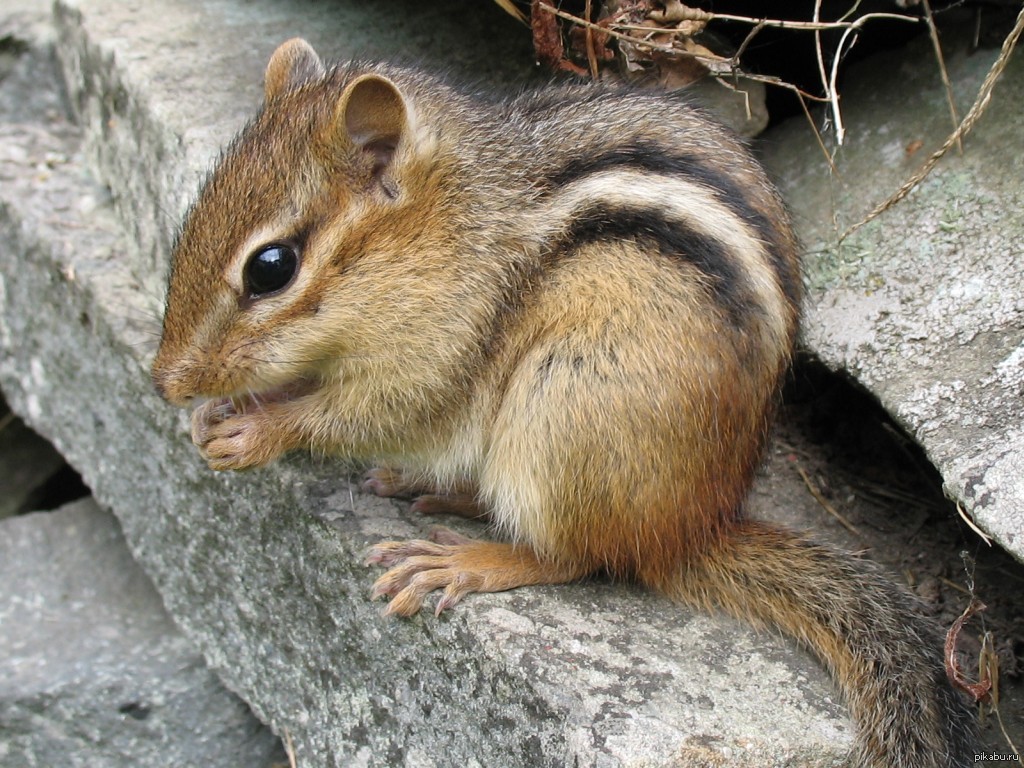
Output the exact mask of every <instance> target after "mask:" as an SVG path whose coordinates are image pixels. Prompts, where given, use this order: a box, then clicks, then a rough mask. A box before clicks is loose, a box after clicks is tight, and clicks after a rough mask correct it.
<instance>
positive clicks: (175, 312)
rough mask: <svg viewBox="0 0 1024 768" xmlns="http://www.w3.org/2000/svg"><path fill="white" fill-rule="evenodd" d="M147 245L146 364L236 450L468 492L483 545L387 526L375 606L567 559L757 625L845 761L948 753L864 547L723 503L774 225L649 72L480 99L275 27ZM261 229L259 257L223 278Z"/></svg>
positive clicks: (779, 224) (783, 309)
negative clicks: (835, 691)
mask: <svg viewBox="0 0 1024 768" xmlns="http://www.w3.org/2000/svg"><path fill="white" fill-rule="evenodd" d="M266 96H267V100H266V104H265V107H264V109H263V111H262V112H261V113H260V114H259V115H258V116H257V117H256V118H255V120H254V121H253V122H252V124H251V125H250V126H249V127H248V128H247V129H246V130H245V131H244V132H243V133H242V134H241V135H240V137H239V138H238V139H237V140H236V141H235V143H234V144H233V145H232V146H231V147H230V148H229V149H228V151H227V153H226V154H225V156H224V157H223V158H222V160H221V163H220V165H219V166H218V168H217V169H216V171H215V172H214V173H213V175H212V177H211V179H210V181H209V182H208V183H207V185H206V187H205V188H204V190H203V193H202V194H201V196H200V198H199V200H198V201H197V203H196V205H195V207H194V208H193V210H192V212H191V214H190V216H189V218H188V220H187V221H186V223H185V227H184V230H183V232H182V235H181V238H180V241H179V243H178V246H177V248H176V252H175V257H174V265H173V271H172V275H171V281H170V288H169V293H168V305H167V313H166V317H165V320H164V335H163V340H162V343H161V347H160V350H159V353H158V355H157V359H156V362H155V364H154V368H153V378H154V381H155V383H156V385H157V387H158V388H159V390H160V391H161V392H162V393H163V394H164V396H165V397H167V399H169V400H170V401H171V402H174V403H177V404H182V405H184V404H186V403H188V402H190V401H192V400H195V399H198V398H210V399H208V400H207V401H206V402H204V403H202V404H200V405H199V406H198V407H197V408H196V410H195V411H194V413H193V439H194V440H195V442H196V444H197V445H198V446H199V448H200V451H201V453H202V454H203V456H204V457H205V458H206V459H207V461H208V462H209V464H210V466H211V467H213V468H215V469H239V468H243V467H248V466H257V465H261V464H265V463H267V462H269V461H272V460H273V459H274V458H276V457H277V456H279V455H280V454H282V453H283V452H285V451H288V450H291V449H294V448H308V447H311V448H314V449H316V450H319V451H329V452H337V453H340V454H344V455H347V456H351V457H356V458H363V459H367V460H384V461H387V462H389V463H393V464H395V465H397V466H400V467H402V468H403V469H404V470H405V472H406V474H405V475H404V476H403V475H399V474H396V473H394V472H383V471H378V472H376V473H375V474H372V475H371V477H370V478H369V480H368V482H367V488H368V489H369V490H373V491H375V492H378V493H383V494H399V493H402V492H404V491H410V490H412V491H415V492H416V493H422V492H428V493H430V495H429V497H428V498H425V499H423V500H422V501H421V502H419V507H420V508H422V509H424V510H425V511H437V510H438V509H439V508H443V507H444V506H445V494H446V493H452V494H457V495H455V496H453V501H452V508H453V510H454V511H456V512H459V513H460V514H466V515H475V514H478V513H486V514H487V515H488V516H489V517H490V519H491V520H492V521H493V523H494V524H495V526H496V527H497V529H498V530H499V531H500V532H502V533H503V534H504V535H505V536H506V537H507V538H508V539H509V540H510V542H509V543H497V542H484V541H473V540H469V539H464V538H462V537H457V536H454V535H453V534H448V533H443V534H442V535H441V537H440V540H439V541H435V542H389V543H384V544H380V545H378V546H377V547H375V548H374V550H373V553H372V555H371V561H373V562H378V563H381V564H384V565H388V566H391V568H390V570H389V571H388V572H387V573H385V575H384V576H382V577H381V578H380V579H379V580H378V582H377V584H376V586H375V591H376V593H377V594H380V595H388V596H389V597H391V602H390V604H389V611H390V612H391V613H395V614H399V615H408V614H411V613H414V612H416V611H418V610H419V609H420V607H421V605H422V602H423V600H424V598H425V597H426V595H427V594H428V593H430V592H432V591H434V590H435V589H442V590H444V593H443V596H442V598H441V600H440V602H439V603H438V610H441V609H443V608H447V607H450V606H451V605H454V604H455V603H456V602H458V600H459V599H461V598H462V597H463V596H464V595H466V594H468V593H470V592H480V591H494V590H502V589H509V588H513V587H517V586H523V585H527V584H539V583H556V582H563V581H569V580H572V579H575V578H579V577H581V576H584V575H587V574H590V573H593V572H595V571H598V570H605V571H609V572H611V573H614V574H616V575H618V576H621V577H625V578H635V579H638V580H639V581H641V582H643V583H645V584H647V585H649V586H651V587H652V588H654V589H657V590H659V591H661V592H664V593H665V594H667V595H669V596H671V597H673V598H675V599H677V600H680V601H682V602H685V603H688V604H691V605H697V606H701V607H705V608H715V607H718V608H722V609H725V610H727V611H729V612H730V613H733V614H735V615H738V616H741V617H744V618H746V619H748V620H751V621H753V622H754V623H756V624H774V625H777V626H779V627H781V628H782V629H784V630H786V631H787V632H789V633H790V634H792V635H793V636H794V637H796V638H797V639H799V640H800V641H802V642H804V643H806V644H807V645H808V646H810V647H811V648H813V649H814V650H815V651H816V652H817V653H818V654H819V655H820V656H821V657H822V659H823V660H824V662H825V663H826V664H827V665H828V666H829V668H830V669H831V670H832V672H833V673H834V675H835V677H836V679H837V681H838V682H839V684H840V685H841V686H842V688H843V690H844V692H845V694H846V696H847V697H848V699H849V701H850V706H851V711H852V713H853V716H854V718H855V720H856V721H857V724H858V728H859V734H860V737H859V742H858V745H859V746H858V754H857V756H856V758H855V761H856V765H858V766H864V767H866V766H879V767H880V766H896V767H902V768H911V767H913V768H938V767H939V766H946V767H948V766H953V765H966V764H967V760H968V755H969V752H970V750H971V749H972V746H971V745H972V743H973V742H972V739H973V737H972V735H971V723H970V716H969V713H968V711H967V709H966V707H965V706H964V705H963V703H962V702H960V701H958V700H957V698H956V695H955V694H954V693H953V692H952V691H951V690H950V689H949V688H948V686H946V684H945V682H944V681H943V680H942V679H941V678H942V663H941V655H940V654H941V644H940V642H939V639H938V636H937V632H936V631H935V629H934V627H932V626H931V625H930V624H929V623H928V622H927V621H926V620H924V619H923V618H921V617H920V616H919V615H918V614H917V613H915V610H916V608H915V606H914V605H913V602H912V600H911V598H910V597H909V596H908V595H906V594H905V593H903V592H902V591H900V590H898V589H897V588H895V587H894V586H893V585H892V584H890V583H889V582H888V581H887V580H886V579H884V578H882V577H881V576H879V575H878V574H877V572H876V570H875V569H874V568H873V567H872V566H870V565H869V564H866V563H862V562H861V561H858V560H854V559H852V558H849V557H848V556H846V555H843V554H841V553H837V552H833V551H831V550H827V549H824V548H822V547H818V546H815V545H812V544H809V543H807V542H805V541H804V540H803V539H801V538H800V537H797V536H794V535H792V534H789V533H786V532H783V531H780V530H775V529H772V528H770V527H767V526H765V525H764V524H760V523H753V522H749V521H745V520H744V519H743V517H742V515H741V513H740V510H741V508H742V504H743V501H744V498H745V496H746V494H747V492H748V490H749V488H750V485H751V483H752V480H753V476H754V473H755V471H756V469H757V467H758V466H759V463H760V462H761V459H762V454H763V451H764V447H765V442H766V439H767V433H768V429H769V425H770V421H771V418H772V415H773V410H774V407H775V403H776V400H777V398H778V390H779V383H780V380H781V378H782V376H783V374H784V372H785V370H786V368H787V366H788V364H789V358H790V354H791V350H792V346H793V342H794V338H795V335H796V330H797V318H798V315H799V303H800V278H799V267H798V263H797V248H796V244H795V241H794V238H793V235H792V232H791V230H790V227H789V224H788V221H787V217H786V215H785V211H784V209H783V207H782V205H781V203H780V201H779V199H778V196H777V194H776V193H775V191H774V189H773V188H772V187H771V185H770V184H769V183H768V181H767V180H766V178H765V176H764V174H763V172H762V171H761V169H760V168H759V166H758V165H757V164H756V163H755V162H754V161H753V160H752V159H751V158H750V156H749V155H748V154H747V153H746V151H745V150H744V149H743V148H742V147H741V146H740V145H739V144H738V143H737V142H736V141H735V140H734V139H733V138H731V137H730V136H729V135H728V134H727V133H726V132H725V131H723V130H722V129H721V128H719V127H717V126H716V125H714V124H713V123H711V122H709V121H708V120H706V119H705V118H704V117H703V116H701V114H700V113H699V112H698V111H696V110H693V109H691V108H689V107H687V106H685V105H684V104H682V103H681V102H680V101H679V100H678V99H676V98H674V97H669V96H654V95H643V94H630V93H622V94H612V93H609V92H607V91H602V90H600V89H582V88H571V87H565V88H553V89H550V90H548V91H545V92H541V93H540V94H536V95H525V96H523V97H520V98H519V99H516V100H513V101H511V102H508V103H507V104H492V103H489V102H485V101H482V100H477V99H474V98H473V97H471V96H467V95H465V94H463V93H460V92H457V91H455V90H453V89H451V88H449V87H448V86H446V85H444V84H442V83H441V82H439V81H436V80H433V79H431V78H429V77H427V76H425V75H422V74H420V73H415V72H410V71H406V70H400V69H392V68H388V67H380V66H357V65H353V66H351V67H349V68H336V69H332V70H328V69H326V68H324V67H323V65H322V64H321V63H320V61H319V59H318V58H317V57H316V55H315V53H313V51H312V49H309V47H308V46H307V45H306V44H305V43H302V42H301V41H291V42H289V43H286V44H285V45H284V46H282V47H281V48H280V49H279V50H278V52H277V53H276V54H275V56H274V58H273V59H272V61H271V63H270V65H269V66H268V70H267V76H266ZM273 243H286V244H289V247H294V248H295V250H296V252H297V253H299V254H300V259H301V266H300V268H299V270H298V271H297V273H296V274H295V276H294V278H293V279H292V281H291V282H290V283H289V284H288V286H287V287H285V288H283V289H281V290H280V291H276V292H272V293H268V294H266V295H252V292H251V291H249V290H248V289H247V287H246V286H247V282H246V278H245V272H246V269H247V267H246V264H247V262H248V259H249V258H250V254H253V253H256V252H258V250H259V249H260V248H261V247H264V246H266V245H267V244H273Z"/></svg>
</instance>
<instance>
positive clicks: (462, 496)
mask: <svg viewBox="0 0 1024 768" xmlns="http://www.w3.org/2000/svg"><path fill="white" fill-rule="evenodd" d="M359 487H360V489H361V490H363V491H364V492H366V493H372V494H375V495H376V496H382V497H385V498H395V499H412V506H411V507H410V509H411V510H412V511H413V512H417V513H419V514H423V515H457V516H459V517H465V518H468V519H472V520H478V519H482V518H486V517H487V511H486V510H485V509H484V508H483V507H482V506H481V505H480V503H479V501H477V498H476V494H475V493H473V492H471V491H461V490H456V491H454V492H450V493H444V492H441V491H440V490H439V489H438V488H437V487H436V486H433V485H431V484H430V483H427V482H423V481H416V480H411V479H409V477H408V476H407V475H406V474H405V473H404V472H402V471H401V470H398V469H392V468H389V467H374V468H373V469H371V470H369V471H368V472H367V473H366V475H365V477H364V478H363V482H362V484H361V485H360V486H359Z"/></svg>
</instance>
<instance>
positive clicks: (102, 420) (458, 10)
mask: <svg viewBox="0 0 1024 768" xmlns="http://www.w3.org/2000/svg"><path fill="white" fill-rule="evenodd" d="M365 7H367V8H368V9H373V8H376V6H365ZM389 7H390V8H391V10H390V12H389V15H388V16H387V17H386V18H378V17H370V18H369V20H361V19H359V18H356V17H355V16H348V15H346V14H345V13H343V12H341V11H336V13H337V16H336V17H335V16H331V15H327V14H326V12H325V11H323V10H318V8H319V6H316V7H314V6H291V5H281V4H272V3H259V2H257V3H248V4H245V5H244V6H243V5H240V4H236V3H231V2H226V1H221V2H217V1H216V0H215V1H213V2H209V3H204V4H203V5H202V6H201V8H200V7H198V6H195V5H194V4H191V3H184V2H170V3H165V4H162V5H161V13H160V14H159V15H158V16H154V15H153V14H152V13H150V12H148V11H145V10H144V9H141V8H139V7H136V6H134V5H125V4H122V3H115V2H92V1H91V0H89V1H86V2H80V3H76V4H74V5H71V4H68V3H61V4H59V5H58V12H57V18H58V30H59V37H58V50H59V51H60V54H61V56H62V60H63V68H64V72H65V76H66V78H67V83H68V87H69V90H70V94H71V99H70V100H71V102H72V104H73V105H74V106H75V109H76V111H77V113H78V114H79V115H80V116H81V117H82V119H83V121H84V125H85V147H86V149H85V150H84V153H83V151H82V150H81V148H80V142H79V135H78V133H77V131H76V130H75V129H73V128H72V127H70V126H68V125H66V124H64V123H62V122H61V120H60V119H59V99H58V98H57V96H55V95H54V94H53V93H49V94H48V93H47V91H46V87H45V86H46V84H45V83H44V82H43V81H42V80H41V78H40V72H41V71H43V69H44V68H42V67H41V65H40V63H39V61H38V60H35V61H31V62H29V61H28V60H27V59H26V60H25V61H22V62H21V66H20V74H18V73H16V74H15V75H11V76H10V77H9V78H7V80H5V81H4V83H3V84H2V85H0V99H2V100H3V103H2V104H0V108H2V113H3V114H4V116H5V117H4V120H5V122H4V123H3V124H2V126H0V131H2V133H0V139H2V141H3V143H2V145H0V146H2V147H3V154H2V156H0V177H2V179H3V186H2V191H0V195H2V204H0V233H2V235H3V237H4V239H5V242H6V244H7V248H6V250H5V253H6V254H17V259H18V263H17V268H16V269H14V268H9V265H8V264H6V263H5V267H4V271H3V282H2V283H0V346H2V348H3V349H4V351H5V354H4V356H3V357H2V358H0V382H2V384H3V386H4V388H5V391H7V393H8V396H9V398H10V401H11V404H12V407H14V408H16V409H17V410H18V411H19V413H22V414H24V415H25V416H26V418H27V420H28V421H29V422H30V423H31V424H32V425H33V427H34V428H36V429H38V430H39V431H40V432H42V433H43V434H45V435H47V436H48V437H50V438H51V439H52V440H53V441H54V442H55V443H56V444H57V446H58V448H59V449H60V451H61V453H62V454H64V455H65V456H66V457H67V458H68V459H69V461H71V462H72V463H73V464H74V465H75V466H76V467H77V468H79V470H80V471H81V472H82V474H83V477H84V478H85V480H86V482H87V483H88V484H89V485H90V487H91V488H92V489H93V490H94V491H95V493H96V496H97V498H98V499H100V500H101V501H102V502H103V503H104V504H107V505H109V506H110V507H111V508H112V509H114V511H115V512H116V513H117V515H118V517H119V519H120V521H121V524H122V527H123V530H124V534H125V537H126V539H127V540H128V543H129V545H130V547H131V549H132V551H133V553H134V555H135V557H136V558H137V559H138V561H139V562H140V563H141V564H142V565H143V567H144V568H145V569H146V571H147V573H148V574H149V575H150V576H151V577H152V578H153V580H154V582H155V584H156V586H157V588H158V590H159V592H160V594H161V596H162V597H163V598H164V601H165V603H166V605H167V607H168V609H169V611H170V613H171V614H172V615H173V616H174V617H175V619H176V620H177V621H178V623H179V624H180V625H181V626H182V628H183V629H184V630H185V632H186V634H187V635H188V636H189V637H190V638H192V639H193V640H194V641H195V642H196V643H197V644H198V645H199V646H200V648H201V650H202V652H203V653H204V655H205V656H206V658H207V660H208V661H209V662H210V663H211V664H212V666H213V667H214V668H215V669H216V670H217V672H218V673H219V675H220V676H221V678H222V679H223V680H224V681H225V682H226V683H227V684H228V685H229V687H230V688H231V689H232V690H235V691H237V692H239V693H240V694H241V695H242V696H243V698H244V699H245V700H246V701H247V702H249V703H250V705H251V706H252V707H253V709H254V710H255V712H256V714H257V715H258V716H259V717H260V718H261V719H262V720H264V721H265V722H268V723H269V724H270V725H271V726H272V727H273V728H274V729H275V730H276V731H277V732H278V733H285V732H287V733H288V734H289V735H290V736H291V738H292V739H293V741H294V744H295V750H296V754H297V757H298V760H299V764H300V765H302V766H304V768H305V767H306V766H330V765H337V764H344V765H372V766H393V765H402V764H406V765H418V766H431V765H436V766H450V765H460V766H492V765H502V766H517V765H521V766H531V768H533V767H535V766H561V765H566V764H575V765H579V766H613V765H692V764H697V765H721V764H725V763H739V764H743V765H750V766H768V765H772V766H786V765H790V766H827V765H834V764H836V763H839V762H841V761H842V759H843V756H844V755H845V754H846V752H847V751H848V749H849V745H850V743H851V734H850V728H849V724H848V722H847V720H846V718H845V715H844V714H843V711H842V708H841V707H840V706H838V705H837V704H836V703H834V702H833V698H834V694H833V692H832V689H831V686H830V685H829V683H828V682H827V679H826V678H825V676H824V673H823V672H822V671H821V669H820V668H819V667H818V666H817V665H816V664H815V663H814V662H813V661H812V660H811V659H810V658H809V657H807V656H806V655H805V654H803V653H802V652H800V651H798V650H797V649H795V648H794V647H793V646H792V644H790V643H787V642H786V641H784V640H783V639H781V638H780V637H778V636H777V635H774V634H766V635H761V636H759V635H757V634H756V633H754V632H753V631H752V630H751V629H749V628H748V627H745V626H743V625H740V624H738V623H736V622H732V621H729V620H726V619H723V618H720V617H705V616H700V615H694V614H691V613H688V612H685V611H683V610H681V609H678V608H676V607H673V606H671V605H669V604H667V603H665V602H664V601H662V600H659V599H657V598H655V597H653V596H651V595H647V594H641V593H638V592H636V591H632V590H630V589H628V588H626V587H623V586H615V585H607V584H600V583H593V584H588V585H580V586H573V587H571V588H552V589H532V590H519V591H516V592H512V593H509V594H502V595H488V596H479V597H474V599H472V600H468V601H467V602H466V603H465V604H464V605H461V606H460V607H459V610H457V611H454V612H451V613H449V614H446V615H445V616H443V617H441V618H440V619H435V618H433V617H431V616H429V615H426V616H421V617H417V618H415V619H413V620H411V621H385V620H382V618H381V617H380V615H379V606H378V605H375V604H373V603H371V602H370V601H369V600H368V597H367V592H368V589H369V585H370V584H371V583H372V580H373V576H374V574H373V573H372V571H370V570H368V569H366V568H364V567H363V566H362V565H361V564H360V561H361V556H362V553H363V551H364V550H365V548H366V546H367V545H368V544H370V543H372V542H374V541H377V540H379V539H381V538H384V537H393V536H398V537H408V536H416V535H420V534H422V533H423V532H424V531H425V530H426V529H427V527H428V526H427V524H426V523H425V522H424V521H423V520H421V519H418V518H415V517H412V516H410V515H409V513H408V509H407V505H403V504H400V503H397V502H391V501H386V500H381V499H374V498H366V497H363V496H361V495H359V494H358V493H354V492H353V491H352V485H351V484H350V482H349V476H348V473H347V471H345V470H344V469H342V468H339V467H337V466H334V465H327V464H317V463H315V462H313V461H311V460H310V459H308V458H305V457H301V456H300V457H295V458H293V459H290V460H289V461H287V462H284V463H282V464H280V465H279V466H276V467H273V468H270V469H268V470H266V471H262V472H259V473H247V474H235V475H217V474H214V473H211V472H210V471H208V470H207V469H206V468H205V466H204V465H203V464H202V462H201V461H199V459H198V457H197V456H196V455H195V452H194V450H193V448H192V446H191V445H190V444H189V441H188V438H187V426H186V419H185V416H184V415H183V414H181V413H178V412H175V411H173V410H171V409H169V408H168V407H167V406H165V405H164V404H163V403H161V402H160V401H159V400H158V399H157V398H156V396H155V395H154V394H153V393H152V391H151V388H150V385H149V382H148V377H147V373H146V366H147V354H146V349H147V346H146V343H147V341H151V338H152V337H151V334H152V331H153V330H154V327H155V323H156V318H157V315H158V310H159V299H158V298H157V295H155V294H157V291H158V290H159V284H160V280H159V277H158V273H160V272H162V271H163V268H164V265H163V262H162V256H161V257H160V258H158V254H162V253H163V248H164V247H165V245H166V242H167V240H168V238H169V233H170V229H171V225H172V223H173V221H174V220H176V218H177V215H178V212H179V211H180V208H181V205H182V204H183V202H184V201H185V200H186V199H187V198H188V196H189V195H190V194H191V192H192V184H193V183H194V181H195V180H196V179H197V178H198V177H199V176H200V175H201V173H202V171H203V169H204V168H205V166H206V164H207V163H208V162H209V160H210V158H211V157H212V156H213V155H214V154H215V152H216V147H217V146H218V145H219V143H221V142H222V141H224V140H226V139H227V137H228V136H229V135H230V133H231V132H232V131H233V130H235V129H236V128H237V127H238V125H239V124H240V123H241V121H242V120H243V119H244V116H245V115H246V114H247V113H248V112H249V110H250V109H252V107H253V106H254V105H255V103H256V101H257V100H258V98H259V80H260V74H261V72H262V68H263V64H264V62H265V60H266V57H267V56H268V55H269V53H270V51H271V50H272V48H273V47H274V44H275V43H276V42H277V41H279V40H280V39H282V38H285V37H287V36H290V35H294V34H301V35H304V36H307V37H309V38H311V39H313V40H314V42H316V43H317V44H320V46H321V48H323V49H324V50H326V51H329V52H330V51H333V52H335V53H337V54H344V53H345V52H346V50H345V49H346V47H347V46H344V45H342V44H340V43H338V42H337V41H341V40H351V39H370V40H373V39H376V40H378V44H383V43H384V41H386V44H387V45H389V46H395V47H399V46H401V45H405V46H408V45H411V44H412V43H411V42H410V41H422V43H420V42H417V44H418V45H425V46H426V47H425V48H422V50H424V51H425V53H430V54H432V55H435V56H437V57H439V58H441V57H443V58H445V59H449V58H450V56H451V49H452V48H453V47H459V46H461V47H462V48H464V49H465V55H466V56H467V57H468V56H470V51H472V56H474V57H476V59H477V60H483V61H500V60H501V51H500V49H497V50H496V49H495V46H494V43H493V40H494V39H498V40H503V39H506V38H507V39H513V36H512V35H502V34H500V33H496V32H495V31H494V30H489V32H488V36H484V35H483V34H479V33H477V32H474V31H473V30H472V29H471V28H470V27H467V25H466V23H463V22H464V21H466V19H471V18H472V17H466V18H465V19H464V18H463V11H462V9H463V6H462V4H461V3H457V2H450V3H438V4H430V5H429V6H426V5H424V4H422V3H411V2H410V3H401V4H391V5H389ZM367 13H371V14H372V10H368V11H367ZM445 16H452V17H454V18H457V19H458V20H459V22H460V23H459V24H457V25H456V26H455V27H454V32H449V33H442V32H441V31H440V30H441V29H442V26H441V25H440V24H438V19H441V18H443V17H445ZM493 18H494V19H495V21H494V23H498V21H497V20H498V19H501V18H502V16H501V14H500V12H497V11H495V16H494V17H493ZM370 22H373V23H374V24H383V25H384V26H385V27H386V28H387V32H388V34H387V35H381V36H379V37H377V38H373V37H372V36H371V37H369V38H367V37H365V36H366V35H367V34H371V35H376V34H377V32H376V28H374V27H371V26H370ZM467 23H470V24H471V23H476V22H471V21H470V22H467ZM396 29H397V30H398V31H397V32H396ZM402 30H404V31H405V32H404V34H405V37H400V39H399V40H396V38H395V35H396V34H399V35H400V34H401V33H402ZM360 34H362V35H364V37H363V38H358V35H360ZM225 39H229V40H230V41H231V45H225ZM185 40H187V43H186V42H184V41H185ZM428 43H429V44H428ZM183 50H187V52H188V55H184V54H183ZM510 59H511V57H510ZM518 60H520V61H521V60H522V59H518ZM18 77H21V78H23V79H22V80H19V79H17V78H18ZM24 78H27V80H25V79H24ZM12 92H16V93H17V94H18V99H16V100H15V99H11V98H10V97H9V96H8V95H7V94H10V93H12ZM197 94H201V97H197ZM27 96H31V98H30V99H27V98H25V97H27ZM26 105H27V106H26ZM183 105H186V106H183ZM83 154H84V155H85V156H87V157H89V158H90V162H91V163H92V164H93V167H94V168H95V172H96V173H97V174H98V176H99V178H100V179H102V181H103V182H104V183H105V184H107V185H109V188H110V190H111V193H112V194H111V197H112V199H111V197H108V196H107V194H106V191H105V189H104V188H103V187H101V186H98V185H97V184H96V183H95V182H94V181H92V180H91V179H90V178H89V177H88V175H87V174H85V173H84V172H83V162H82V155H83ZM125 229H126V230H127V236H126V235H125V234H122V231H123V230H125ZM7 258H10V257H7ZM40 307H45V308H46V311H45V313H41V312H39V308H40ZM150 349H151V347H150ZM456 525H458V526H460V527H461V529H462V530H465V531H467V532H469V533H474V532H476V533H479V530H478V529H475V528H474V527H473V526H472V525H471V524H468V523H453V527H455V526H456Z"/></svg>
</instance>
